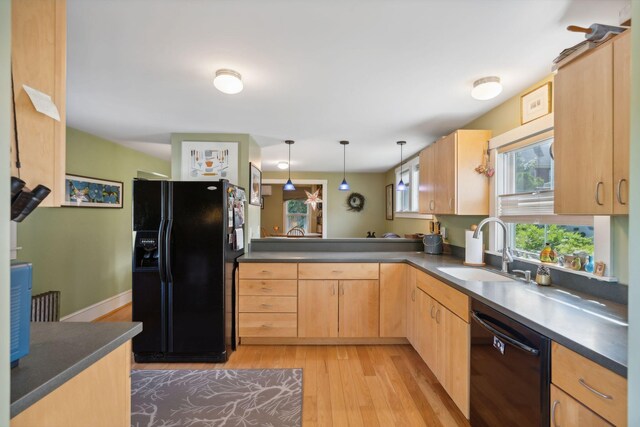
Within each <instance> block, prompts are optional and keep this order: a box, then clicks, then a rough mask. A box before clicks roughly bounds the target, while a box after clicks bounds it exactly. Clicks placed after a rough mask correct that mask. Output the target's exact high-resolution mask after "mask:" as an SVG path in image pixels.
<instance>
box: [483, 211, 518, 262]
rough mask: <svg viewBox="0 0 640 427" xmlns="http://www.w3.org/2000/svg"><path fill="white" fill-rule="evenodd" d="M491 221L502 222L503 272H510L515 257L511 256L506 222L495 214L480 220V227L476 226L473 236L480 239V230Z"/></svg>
mask: <svg viewBox="0 0 640 427" xmlns="http://www.w3.org/2000/svg"><path fill="white" fill-rule="evenodd" d="M489 222H495V223H496V224H500V225H501V226H502V231H503V233H502V272H503V273H508V272H509V263H510V262H513V257H512V256H511V251H510V250H509V248H508V247H507V225H506V224H505V223H504V221H502V220H501V219H500V218H496V217H493V216H490V217H489V218H485V219H483V220H482V221H480V224H478V228H476V231H475V232H474V233H473V238H474V239H479V238H480V236H479V233H480V230H482V227H484V225H485V224H487V223H489Z"/></svg>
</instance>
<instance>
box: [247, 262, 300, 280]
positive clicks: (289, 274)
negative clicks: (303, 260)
mask: <svg viewBox="0 0 640 427" xmlns="http://www.w3.org/2000/svg"><path fill="white" fill-rule="evenodd" d="M297 278H298V264H292V263H268V264H267V263H261V262H259V263H247V262H243V263H241V264H240V279H297Z"/></svg>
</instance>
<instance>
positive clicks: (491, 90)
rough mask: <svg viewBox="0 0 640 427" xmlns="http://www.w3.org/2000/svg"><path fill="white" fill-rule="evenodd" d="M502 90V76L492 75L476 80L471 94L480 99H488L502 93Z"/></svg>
mask: <svg viewBox="0 0 640 427" xmlns="http://www.w3.org/2000/svg"><path fill="white" fill-rule="evenodd" d="M500 92H502V84H501V83H500V77H496V76H491V77H484V78H482V79H479V80H476V81H475V82H474V83H473V89H472V90H471V96H472V97H473V98H475V99H478V100H480V101H486V100H488V99H491V98H495V97H496V96H498V95H500Z"/></svg>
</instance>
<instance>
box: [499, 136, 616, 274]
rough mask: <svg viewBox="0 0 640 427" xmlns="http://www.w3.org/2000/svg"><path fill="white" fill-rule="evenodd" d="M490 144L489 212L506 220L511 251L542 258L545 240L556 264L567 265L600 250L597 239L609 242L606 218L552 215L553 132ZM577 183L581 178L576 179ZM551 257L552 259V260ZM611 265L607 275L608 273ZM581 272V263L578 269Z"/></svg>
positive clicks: (536, 258) (522, 257)
mask: <svg viewBox="0 0 640 427" xmlns="http://www.w3.org/2000/svg"><path fill="white" fill-rule="evenodd" d="M492 148H494V149H495V150H494V153H493V156H494V158H495V160H496V162H495V164H496V175H495V185H494V189H495V194H496V203H495V207H494V208H493V209H492V210H493V212H494V213H495V214H496V216H498V217H499V218H501V219H502V220H503V221H504V222H505V223H507V228H508V235H507V244H508V245H509V246H510V248H511V250H512V252H513V255H514V256H515V257H517V258H520V259H524V260H533V261H539V260H540V251H542V249H544V247H545V245H546V243H549V244H550V245H551V247H552V248H553V249H554V250H555V251H556V252H557V255H558V256H557V258H556V259H557V261H556V265H557V266H558V267H565V268H570V267H571V266H570V262H571V260H572V259H573V257H576V256H579V257H581V258H582V259H586V258H588V256H593V257H594V261H596V260H600V259H606V260H607V261H609V259H608V256H606V255H607V254H604V256H602V257H599V256H600V255H603V254H602V252H601V253H598V251H597V248H596V247H595V246H596V245H595V242H596V241H598V243H603V242H604V243H605V245H603V246H608V242H609V224H610V222H609V217H594V216H568V215H555V214H554V212H553V203H554V161H553V131H552V130H548V131H546V132H543V133H539V134H538V135H537V136H534V137H529V138H523V139H521V140H519V141H517V142H514V143H506V144H504V145H502V146H498V147H492ZM576 185H580V183H576ZM493 230H494V232H493V239H494V240H493V242H492V243H493V244H492V245H491V246H492V248H493V249H494V250H496V251H500V250H502V248H501V247H500V246H501V245H502V239H501V236H499V234H501V231H500V230H499V229H498V228H497V227H494V228H493ZM554 261H555V260H554ZM609 268H610V265H607V271H606V275H607V276H610V275H611V274H610V271H609ZM582 271H583V273H584V267H583V268H582Z"/></svg>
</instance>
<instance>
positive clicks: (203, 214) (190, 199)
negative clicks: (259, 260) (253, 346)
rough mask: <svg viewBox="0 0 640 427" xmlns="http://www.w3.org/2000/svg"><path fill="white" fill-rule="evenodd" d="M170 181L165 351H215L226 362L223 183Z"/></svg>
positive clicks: (185, 352)
mask: <svg viewBox="0 0 640 427" xmlns="http://www.w3.org/2000/svg"><path fill="white" fill-rule="evenodd" d="M170 185H172V186H173V189H172V191H170V193H172V200H171V201H170V202H169V204H168V206H169V209H168V220H169V225H168V229H170V231H171V233H170V236H169V237H170V239H169V240H170V247H169V248H168V251H169V252H170V256H168V257H167V259H168V263H169V264H168V268H167V272H168V274H167V276H168V277H169V279H168V280H169V290H168V297H169V300H168V305H169V323H168V325H169V334H168V335H169V352H171V353H173V354H174V355H176V356H177V355H178V354H184V355H189V354H192V355H199V356H207V355H213V354H218V355H220V357H221V360H226V353H225V336H224V335H225V316H224V313H225V307H224V305H225V301H224V299H225V291H224V288H225V286H224V249H223V248H224V247H225V245H226V242H224V238H225V230H226V228H225V226H226V224H224V221H225V219H226V218H225V212H224V210H225V209H226V203H225V202H226V199H225V196H226V195H225V194H224V186H223V185H222V184H221V183H216V182H172V183H170Z"/></svg>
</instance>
